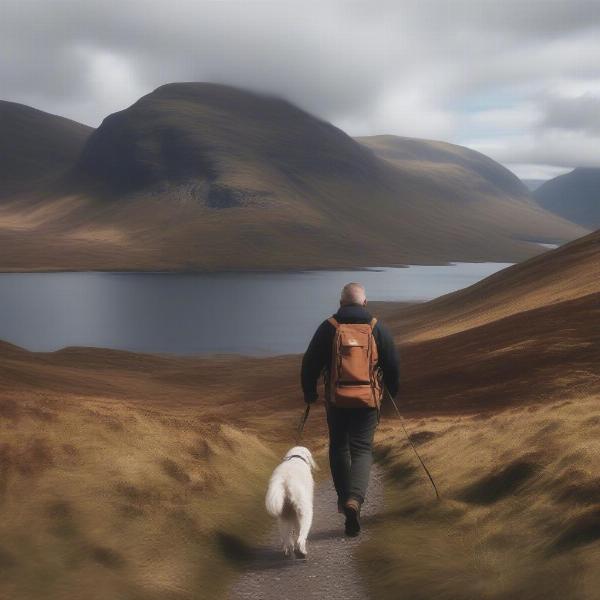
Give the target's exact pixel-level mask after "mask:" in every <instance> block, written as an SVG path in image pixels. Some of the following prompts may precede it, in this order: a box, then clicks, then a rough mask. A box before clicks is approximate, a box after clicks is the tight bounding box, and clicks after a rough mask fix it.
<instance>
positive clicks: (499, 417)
mask: <svg viewBox="0 0 600 600" xmlns="http://www.w3.org/2000/svg"><path fill="white" fill-rule="evenodd" d="M599 400H600V396H598V395H594V396H587V397H585V396H579V397H568V396H565V397H563V398H562V399H561V402H558V403H555V404H550V405H545V406H538V407H531V408H529V409H522V408H518V409H514V410H511V411H506V412H504V413H500V414H496V415H490V416H489V417H484V418H482V417H481V416H463V417H445V418H444V417H431V418H428V419H424V420H411V421H409V422H408V428H409V431H411V432H412V436H413V438H412V439H413V441H414V442H415V443H416V444H417V447H418V450H419V452H420V453H421V455H422V456H423V458H424V460H425V461H426V464H427V465H428V466H429V468H430V470H431V472H432V475H433V476H434V478H435V480H436V483H437V484H438V487H439V489H440V492H441V494H442V496H443V500H442V502H441V503H439V504H438V503H436V502H435V496H434V494H433V490H432V488H431V486H430V483H429V481H428V480H427V479H426V476H425V475H424V473H423V472H422V471H421V470H420V466H419V464H418V462H417V461H416V459H415V457H414V456H413V454H412V451H411V450H410V448H409V447H408V445H407V443H406V442H405V441H404V438H403V435H402V433H401V432H400V430H399V428H398V427H397V426H396V425H395V424H394V423H393V421H392V420H391V419H389V420H387V421H386V422H385V424H384V425H383V426H382V427H381V430H380V432H379V434H378V441H377V446H378V458H379V460H380V461H381V463H382V464H383V465H384V466H385V468H386V471H387V473H388V485H387V497H386V510H385V512H384V513H383V514H381V515H379V516H378V517H377V519H376V521H375V522H374V523H373V533H372V535H371V537H370V539H369V541H368V542H366V543H365V544H364V545H363V546H362V547H361V556H362V560H363V566H364V572H365V574H366V576H367V577H368V578H369V581H370V583H371V585H372V587H373V590H374V597H377V598H399V597H401V598H403V599H404V598H405V599H406V600H420V599H423V600H425V599H428V600H429V599H431V598H437V599H440V600H463V599H464V600H478V599H490V600H491V599H494V600H504V599H509V598H510V599H512V598H518V599H519V600H529V599H532V600H533V599H536V600H537V599H540V600H541V599H551V598H553V599H559V598H560V599H575V598H582V599H583V598H585V599H590V600H591V599H593V598H598V590H600V571H599V570H598V568H597V566H598V564H600V467H599V462H598V458H599V454H600V442H599V440H600V404H599ZM374 556H375V557H376V558H375V559H373V557H374Z"/></svg>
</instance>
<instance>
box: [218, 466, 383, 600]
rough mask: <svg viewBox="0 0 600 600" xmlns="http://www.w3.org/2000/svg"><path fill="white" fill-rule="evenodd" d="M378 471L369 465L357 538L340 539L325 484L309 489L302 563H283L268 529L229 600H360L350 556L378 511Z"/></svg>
mask: <svg viewBox="0 0 600 600" xmlns="http://www.w3.org/2000/svg"><path fill="white" fill-rule="evenodd" d="M382 477H383V475H382V473H381V470H380V469H378V468H377V466H376V465H373V469H372V471H371V482H370V485H369V492H368V498H367V501H366V502H365V504H364V506H363V510H362V516H363V519H362V526H363V530H362V532H361V535H360V537H358V538H346V537H344V517H343V515H339V514H337V511H336V495H335V491H334V489H333V485H332V483H331V480H330V479H329V478H328V479H327V481H325V482H323V483H322V484H321V485H319V486H318V487H317V489H316V490H315V501H314V508H315V516H314V521H313V526H312V529H311V533H310V535H309V537H308V559H307V560H298V559H291V560H285V559H284V558H283V555H282V553H281V550H280V547H279V536H278V534H277V530H276V527H274V528H273V531H272V533H271V534H270V535H269V537H268V539H267V540H266V542H265V544H264V545H263V546H261V547H259V548H257V549H256V550H255V556H254V559H253V560H252V562H251V563H250V564H249V566H248V569H247V571H246V572H245V573H244V574H243V575H242V576H241V577H240V578H239V579H238V581H237V582H236V583H235V584H234V585H233V587H232V588H231V590H230V593H229V599H230V600H250V599H251V600H271V599H273V600H281V599H282V598H285V599H286V600H296V599H298V600H308V599H310V598H319V599H321V598H327V599H328V600H336V599H340V600H342V599H343V600H354V599H356V600H365V599H366V598H368V592H367V589H366V586H365V583H364V582H363V580H362V578H361V576H360V573H359V569H358V564H357V560H356V558H355V552H356V548H357V546H358V544H360V542H361V540H364V539H365V538H366V537H367V536H368V535H369V520H370V518H372V517H373V516H374V515H375V514H377V513H378V512H380V511H381V510H382V508H383V482H382Z"/></svg>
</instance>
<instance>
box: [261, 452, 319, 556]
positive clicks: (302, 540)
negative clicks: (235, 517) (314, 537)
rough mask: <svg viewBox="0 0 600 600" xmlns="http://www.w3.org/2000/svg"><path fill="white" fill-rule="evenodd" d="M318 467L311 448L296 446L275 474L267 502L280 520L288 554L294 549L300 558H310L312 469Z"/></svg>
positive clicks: (285, 551) (271, 511)
mask: <svg viewBox="0 0 600 600" xmlns="http://www.w3.org/2000/svg"><path fill="white" fill-rule="evenodd" d="M317 468H318V467H317V465H316V464H315V461H314V460H313V457H312V454H311V453H310V450H309V449H308V448H305V447H304V446H294V448H292V449H291V450H289V451H288V452H287V454H286V455H285V456H284V457H283V462H282V463H281V464H280V465H278V466H277V467H276V468H275V470H274V471H273V475H271V480H270V481H269V489H268V490H267V496H266V499H265V504H266V507H267V512H268V513H269V514H270V515H272V516H273V517H277V519H278V521H279V532H280V534H281V544H282V546H283V554H284V555H285V556H286V557H290V556H291V555H292V552H294V553H295V554H296V556H297V557H298V558H306V554H307V553H306V538H307V536H308V532H309V531H310V526H311V525H312V519H313V490H314V482H313V477H312V470H313V469H315V470H316V469H317Z"/></svg>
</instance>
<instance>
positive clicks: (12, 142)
mask: <svg viewBox="0 0 600 600" xmlns="http://www.w3.org/2000/svg"><path fill="white" fill-rule="evenodd" d="M92 131H93V129H92V128H91V127H88V126H87V125H82V124H81V123H77V122H75V121H71V120H70V119H65V118H64V117H59V116H56V115H52V114H50V113H46V112H43V111H41V110H37V109H35V108H31V107H29V106H25V105H24V104H18V103H16V102H7V101H4V100H0V198H2V197H6V196H10V195H13V194H18V193H22V192H26V191H28V190H32V189H34V188H35V187H38V186H40V185H41V184H42V183H44V182H46V181H50V180H54V179H56V178H57V176H59V175H60V174H61V173H62V172H64V171H66V170H67V169H69V168H70V167H71V166H72V165H73V163H74V162H75V160H76V159H77V157H78V156H79V153H80V152H81V149H82V148H83V145H84V143H85V141H86V140H87V138H88V137H89V135H90V134H91V133H92Z"/></svg>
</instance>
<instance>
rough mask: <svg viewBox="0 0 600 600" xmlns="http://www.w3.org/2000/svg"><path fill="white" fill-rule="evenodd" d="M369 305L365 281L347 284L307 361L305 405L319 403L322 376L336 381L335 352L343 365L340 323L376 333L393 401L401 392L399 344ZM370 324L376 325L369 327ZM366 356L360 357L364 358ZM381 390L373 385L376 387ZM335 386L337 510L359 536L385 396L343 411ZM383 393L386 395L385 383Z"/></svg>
mask: <svg viewBox="0 0 600 600" xmlns="http://www.w3.org/2000/svg"><path fill="white" fill-rule="evenodd" d="M366 306H367V298H366V293H365V288H364V287H363V286H362V285H361V284H360V283H349V284H347V285H345V286H344V288H343V289H342V294H341V298H340V308H339V310H338V311H337V313H335V315H334V316H333V318H332V319H328V320H326V321H323V323H321V325H320V326H319V328H318V329H317V331H316V332H315V334H314V336H313V338H312V340H311V342H310V344H309V346H308V349H307V350H306V353H305V354H304V357H303V359H302V373H301V379H302V389H303V392H304V400H305V402H307V403H309V404H311V403H313V402H315V401H316V400H317V398H318V394H317V381H318V379H319V376H320V375H321V373H322V372H323V373H324V376H325V380H326V382H328V381H329V382H331V381H332V372H331V371H332V359H333V358H334V353H336V364H338V363H337V361H341V358H338V357H337V353H338V352H342V353H343V350H342V351H340V349H339V341H338V340H339V336H338V335H336V331H338V330H339V328H340V325H345V324H359V323H360V324H367V327H365V325H363V326H362V329H361V331H363V332H364V331H367V332H368V334H369V336H370V335H371V333H372V338H371V339H374V340H375V343H376V346H377V348H376V351H377V352H376V354H374V356H375V357H376V364H375V368H376V369H377V371H378V374H380V375H381V378H382V379H383V384H384V385H385V387H386V388H387V389H388V391H389V392H390V394H391V395H392V397H394V396H395V395H396V394H397V392H398V385H399V367H398V355H397V351H396V347H395V345H394V341H393V339H392V336H391V335H390V333H389V331H388V330H387V329H386V328H385V327H383V326H382V325H381V324H380V323H378V322H376V320H375V319H373V317H372V316H371V314H370V313H369V312H368V311H367V309H366ZM368 324H370V325H371V326H370V327H369V326H368ZM334 341H335V343H336V347H335V348H334ZM355 342H356V341H355V340H354V339H350V344H352V343H355ZM356 344H358V342H356ZM349 350H350V351H351V350H352V348H351V347H350V348H349ZM363 354H365V355H366V353H363ZM363 354H357V355H356V356H359V357H360V356H362V355H363ZM340 364H341V363H340ZM334 368H336V367H335V366H334ZM363 379H364V377H363ZM371 382H373V378H371ZM341 385H343V384H341ZM367 385H368V381H367V382H366V383H362V386H363V388H364V387H365V386H367ZM376 387H377V386H374V389H375V388H376ZM330 388H331V385H326V396H328V398H327V402H326V409H327V424H328V427H329V464H330V468H331V475H332V477H333V483H334V486H335V490H336V492H337V495H338V512H340V513H342V512H343V513H344V514H345V516H346V524H345V529H346V534H347V535H351V536H355V535H358V533H359V532H360V508H361V505H362V504H363V502H364V500H365V495H366V491H367V486H368V483H369V473H370V470H371V464H372V462H373V455H372V445H373V435H374V433H375V428H376V427H377V423H378V421H379V401H380V398H377V399H376V402H374V403H371V404H373V405H372V406H371V405H369V406H367V405H365V406H358V407H356V406H355V405H356V403H355V404H352V403H350V404H348V403H347V404H346V406H350V407H342V406H343V403H342V402H338V403H336V402H335V394H334V393H333V391H332V390H331V389H330ZM346 389H347V388H346ZM356 389H358V388H356ZM344 393H346V392H344ZM373 393H377V392H373ZM378 393H379V394H380V393H381V385H379V392H378Z"/></svg>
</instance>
